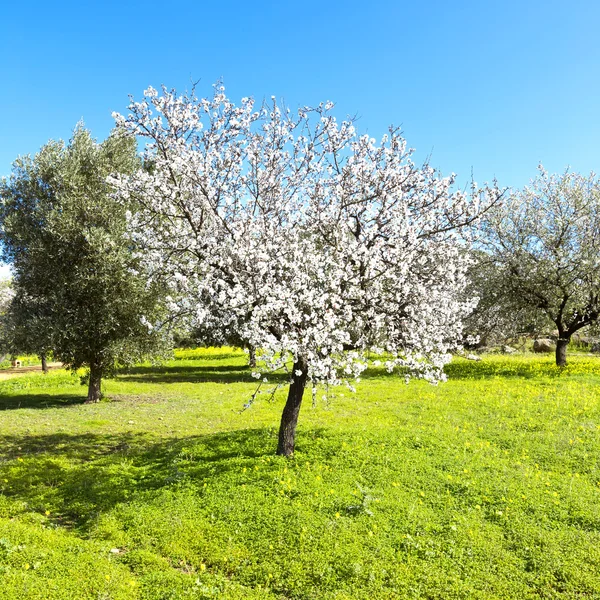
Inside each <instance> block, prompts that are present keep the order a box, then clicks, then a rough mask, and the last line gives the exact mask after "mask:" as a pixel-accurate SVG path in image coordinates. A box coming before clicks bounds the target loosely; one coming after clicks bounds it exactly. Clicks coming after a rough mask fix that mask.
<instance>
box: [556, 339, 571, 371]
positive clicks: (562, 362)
mask: <svg viewBox="0 0 600 600" xmlns="http://www.w3.org/2000/svg"><path fill="white" fill-rule="evenodd" d="M569 342H570V338H567V337H563V336H559V337H558V340H556V366H557V367H564V366H566V364H567V346H568V345H569Z"/></svg>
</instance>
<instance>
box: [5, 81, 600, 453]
mask: <svg viewBox="0 0 600 600" xmlns="http://www.w3.org/2000/svg"><path fill="white" fill-rule="evenodd" d="M332 109H333V105H332V104H331V103H324V104H320V105H318V106H316V107H312V108H311V107H302V108H300V109H299V110H297V111H296V112H292V111H291V110H289V109H287V108H285V107H284V106H281V105H280V104H279V103H278V102H277V101H276V100H275V99H274V98H272V99H271V101H269V102H265V103H263V105H261V106H256V105H255V103H254V101H253V100H252V99H250V98H243V99H242V100H241V103H240V104H239V105H236V104H234V103H233V102H232V101H231V100H230V99H228V98H227V96H226V95H225V93H224V88H223V87H222V86H221V85H220V84H217V85H216V86H215V89H214V94H213V95H212V97H210V98H197V97H196V96H195V94H194V92H192V93H190V94H184V95H177V93H176V92H174V91H168V90H167V89H164V88H163V90H162V91H161V92H159V91H157V90H155V89H153V88H148V89H147V90H146V91H145V93H144V97H143V99H142V100H141V101H137V102H135V101H132V102H131V104H130V106H129V113H128V114H127V115H125V116H123V115H119V114H115V118H116V123H117V127H116V129H115V131H114V132H113V133H112V134H111V135H110V136H109V137H108V138H107V140H106V141H105V142H103V143H101V144H98V143H96V142H95V141H94V140H93V139H92V137H91V135H90V133H89V132H88V131H86V130H85V129H84V128H83V127H82V126H78V127H77V129H76V130H75V132H74V134H73V138H72V139H71V141H70V142H69V143H68V144H64V143H62V142H50V143H48V144H47V145H46V146H44V147H43V148H42V149H41V151H40V152H39V153H38V154H37V155H36V156H35V157H34V158H33V159H31V158H21V159H18V160H17V161H16V162H15V165H14V170H13V173H12V175H11V177H10V179H9V180H7V181H4V182H3V184H2V187H1V188H0V195H1V198H2V204H1V207H0V224H1V226H2V230H1V236H2V238H1V240H2V244H3V256H4V259H5V260H6V261H8V262H10V263H12V265H13V269H14V281H13V290H12V292H11V294H10V295H9V296H10V297H9V298H8V300H7V302H6V304H7V306H8V308H7V309H6V311H5V314H4V316H3V317H2V319H3V322H4V326H3V331H4V333H3V336H4V337H5V338H6V339H8V340H10V344H12V345H11V349H13V350H15V351H16V350H17V349H21V350H27V351H29V352H35V353H37V354H40V355H41V356H46V355H48V354H49V353H52V354H53V355H54V356H55V357H56V358H57V359H59V360H61V361H63V362H64V363H65V364H67V365H68V366H69V367H71V368H73V369H76V368H79V367H81V366H84V365H85V366H87V367H88V368H89V372H90V375H89V392H88V400H89V401H96V400H98V398H99V397H100V393H101V379H102V377H103V376H104V375H106V374H110V372H111V371H113V370H114V369H115V367H116V366H117V365H119V364H123V363H126V362H133V361H136V360H138V359H139V358H140V357H142V356H145V355H149V354H153V353H154V354H156V353H158V352H160V350H161V348H163V347H164V344H165V343H166V341H165V340H166V338H165V334H164V333H163V330H164V324H165V323H167V322H177V320H179V321H180V322H182V323H185V326H186V327H188V328H190V329H193V330H195V331H197V332H202V336H203V338H204V339H205V340H206V341H213V340H222V341H228V340H229V341H231V340H233V341H235V343H236V344H239V345H241V346H244V347H247V348H249V349H251V351H252V352H254V349H258V351H259V358H260V360H259V363H258V366H253V371H254V375H255V376H256V377H257V378H258V379H263V378H266V377H268V374H269V373H270V372H273V371H276V370H285V371H287V372H288V375H289V382H290V385H289V390H288V395H287V400H286V403H285V406H284V409H283V413H282V418H281V424H280V430H279V441H278V448H277V452H278V453H279V454H282V455H285V456H290V455H292V454H293V452H294V445H295V432H296V425H297V422H298V416H299V412H300V407H301V404H302V399H303V396H304V392H305V388H306V387H307V386H312V393H313V395H314V394H317V389H318V386H321V387H322V388H323V389H326V388H327V386H333V385H338V384H340V383H343V382H345V383H347V384H348V385H350V386H352V382H353V381H355V380H357V379H359V377H360V375H361V373H362V372H363V371H364V370H365V369H366V368H367V366H368V364H369V362H370V361H372V360H373V357H375V359H374V362H375V363H376V364H382V365H384V366H385V367H386V368H387V369H388V370H389V371H393V370H398V371H399V372H401V374H402V375H403V376H404V377H406V378H407V379H408V378H410V377H421V378H424V379H426V380H429V381H431V382H433V383H435V382H438V381H440V380H443V379H444V372H443V367H444V365H445V364H446V363H447V361H448V360H450V356H451V352H452V351H454V350H457V349H459V348H460V346H461V345H462V343H463V341H464V339H465V336H467V335H468V334H473V335H486V332H489V331H491V329H492V328H496V329H498V328H503V329H505V330H513V329H514V330H516V327H515V324H516V323H518V324H519V327H520V326H521V325H522V324H523V323H526V324H527V326H530V327H532V328H535V327H536V323H542V322H544V323H545V322H546V320H548V319H549V320H551V321H552V322H553V323H554V324H555V326H556V328H557V329H558V344H557V351H556V361H557V364H558V365H564V364H565V363H566V347H567V344H568V342H569V340H570V338H571V336H572V335H573V333H575V332H576V331H578V330H579V329H581V328H583V327H586V326H590V325H593V324H594V323H595V322H597V321H598V318H599V315H600V305H599V297H600V296H599V294H600V252H599V250H600V248H599V245H600V194H599V191H598V190H599V188H598V182H597V180H596V178H595V177H594V176H590V177H588V178H586V177H583V176H581V175H576V174H572V173H569V172H567V173H565V174H564V175H563V176H560V177H556V176H549V175H548V174H546V173H545V172H543V171H542V172H541V173H540V175H539V177H538V178H537V179H536V180H535V181H534V182H533V183H532V185H531V186H529V187H527V188H525V189H524V190H522V191H504V192H502V191H500V190H499V189H498V188H497V187H496V186H492V187H490V186H485V187H482V188H478V187H477V186H476V185H475V184H473V185H472V187H471V189H469V190H468V192H466V191H461V190H457V189H455V186H454V177H453V176H452V177H443V176H442V175H440V174H439V173H438V172H437V171H436V170H435V169H433V168H432V167H431V166H430V165H428V164H424V165H422V166H418V165H416V164H415V163H414V162H413V161H412V160H411V151H410V150H409V149H408V148H407V145H406V142H405V140H404V139H403V138H402V136H401V133H400V131H399V130H398V129H395V128H390V129H389V131H388V132H387V133H386V134H385V135H384V136H382V137H381V138H380V139H379V140H375V139H373V138H371V137H369V136H367V135H359V134H358V133H357V132H356V130H355V125H354V123H353V122H352V121H351V120H346V121H341V122H338V121H337V120H336V118H335V117H334V116H333V113H332ZM136 139H137V140H141V141H142V142H143V143H144V146H143V153H142V155H141V157H140V156H138V155H137V154H136V148H137V142H136ZM478 302H479V308H478V309H476V307H477V304H478Z"/></svg>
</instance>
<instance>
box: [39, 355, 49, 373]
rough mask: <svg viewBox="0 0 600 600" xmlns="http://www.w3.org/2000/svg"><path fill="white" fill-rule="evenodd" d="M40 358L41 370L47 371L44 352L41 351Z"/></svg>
mask: <svg viewBox="0 0 600 600" xmlns="http://www.w3.org/2000/svg"><path fill="white" fill-rule="evenodd" d="M40 358H41V359H42V372H43V373H47V372H48V362H47V360H46V353H45V352H42V353H41V354H40Z"/></svg>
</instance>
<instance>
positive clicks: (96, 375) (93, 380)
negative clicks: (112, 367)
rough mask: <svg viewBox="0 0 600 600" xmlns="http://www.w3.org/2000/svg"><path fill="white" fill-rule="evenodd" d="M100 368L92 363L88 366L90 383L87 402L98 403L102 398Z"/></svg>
mask: <svg viewBox="0 0 600 600" xmlns="http://www.w3.org/2000/svg"><path fill="white" fill-rule="evenodd" d="M101 385H102V367H101V366H100V365H98V364H97V363H95V362H93V363H92V364H91V365H90V383H89V386H88V396H87V402H88V403H90V402H98V400H100V398H102V391H101Z"/></svg>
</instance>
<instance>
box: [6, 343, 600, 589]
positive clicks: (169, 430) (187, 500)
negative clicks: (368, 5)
mask: <svg viewBox="0 0 600 600" xmlns="http://www.w3.org/2000/svg"><path fill="white" fill-rule="evenodd" d="M448 372H449V375H450V377H451V381H450V382H448V383H446V384H443V385H440V386H438V387H434V386H430V385H429V384H426V383H424V382H412V383H410V384H409V385H406V384H404V382H403V380H401V379H400V378H398V377H393V376H389V375H386V374H385V373H381V372H370V373H368V374H367V377H365V378H364V379H363V381H362V383H360V384H359V386H358V391H357V393H356V394H352V393H350V392H348V391H345V390H343V389H340V390H338V391H337V394H336V396H335V397H332V398H330V399H329V400H328V401H321V400H319V401H318V402H317V405H316V406H315V407H311V404H310V395H307V397H306V399H305V402H306V404H305V406H304V407H303V410H302V413H301V415H300V427H299V431H298V440H297V449H296V455H295V457H294V458H293V459H292V460H286V459H283V458H280V457H276V456H274V449H275V446H276V436H277V425H278V419H279V415H280V412H281V408H282V403H283V400H284V394H285V392H284V391H283V390H281V391H280V392H278V393H277V395H276V397H275V400H274V401H272V402H270V401H269V400H268V397H267V396H266V395H265V396H259V397H258V399H257V401H256V402H255V404H254V405H253V406H252V407H251V408H250V409H248V410H245V411H242V408H243V406H244V404H245V403H246V402H247V400H248V398H249V396H250V394H251V393H252V391H253V390H254V389H255V386H256V384H255V383H253V380H252V379H251V377H250V376H249V372H248V370H247V369H246V368H245V366H244V355H243V354H241V353H239V352H236V351H233V350H228V349H221V350H197V351H187V352H183V351H182V352H179V353H178V354H177V359H176V360H173V361H171V362H169V363H167V364H165V365H164V366H162V367H152V366H144V367H138V368H136V369H134V370H132V371H131V372H129V373H125V374H122V375H121V376H120V377H119V378H118V379H116V380H113V381H108V382H106V385H105V392H106V394H107V396H108V400H110V401H106V402H101V403H99V404H96V405H85V404H82V401H83V400H84V395H85V390H84V388H82V387H81V386H80V385H79V381H78V379H77V378H76V377H72V376H71V375H69V374H67V373H65V372H62V371H55V372H51V373H50V374H49V375H47V376H44V375H42V374H30V375H23V376H19V377H15V378H14V379H8V380H5V381H0V442H1V444H2V446H1V448H2V452H1V455H0V598H2V599H3V600H9V599H17V598H19V599H24V598H27V599H32V598H33V599H38V598H39V599H46V598H47V599H55V598H56V599H58V598H60V599H66V598H72V599H77V600H81V599H88V598H89V599H94V600H100V599H106V600H108V599H114V600H117V599H134V598H135V599H138V598H139V599H147V600H150V599H152V600H159V599H179V598H197V599H201V598H202V599H204V598H219V599H225V600H227V599H234V598H235V599H240V600H241V599H258V598H261V599H265V600H266V599H292V598H293V599H298V600H299V599H313V598H314V599H331V600H333V599H336V600H342V599H359V598H360V599H362V598H365V599H367V598H368V599H369V600H385V599H392V598H439V599H451V598H465V599H466V598H468V599H471V598H501V599H505V598H515V599H525V598H531V599H533V598H573V599H581V598H600V359H598V358H591V357H587V358H586V357H574V358H572V359H571V365H570V366H569V367H568V368H567V369H566V370H564V371H562V372H561V371H558V370H557V369H556V367H554V366H553V365H552V362H551V359H550V358H546V357H544V358H539V357H534V356H521V357H501V356H496V357H486V358H484V360H483V361H482V362H479V363H476V362H468V361H464V360H460V359H457V360H455V361H454V362H453V363H452V364H451V365H449V367H448Z"/></svg>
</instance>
